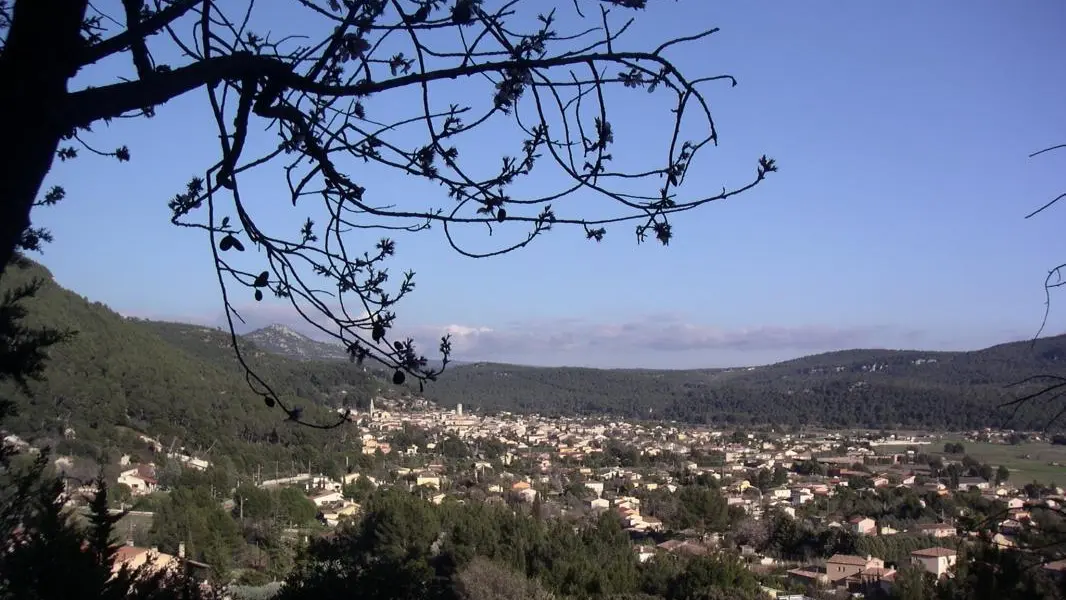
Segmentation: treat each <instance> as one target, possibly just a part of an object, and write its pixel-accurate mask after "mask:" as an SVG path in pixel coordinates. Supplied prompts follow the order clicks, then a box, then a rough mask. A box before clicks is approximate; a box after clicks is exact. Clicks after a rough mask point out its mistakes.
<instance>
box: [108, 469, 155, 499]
mask: <svg viewBox="0 0 1066 600" xmlns="http://www.w3.org/2000/svg"><path fill="white" fill-rule="evenodd" d="M118 482H119V483H120V484H123V485H126V486H129V488H130V493H131V494H132V495H134V496H144V495H146V494H151V493H152V492H154V491H155V490H156V488H157V487H159V481H158V480H157V479H156V478H155V468H154V467H153V465H137V466H136V467H135V468H133V469H129V470H126V471H123V472H121V473H119V475H118Z"/></svg>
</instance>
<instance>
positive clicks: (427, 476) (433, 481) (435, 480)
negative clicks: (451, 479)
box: [415, 472, 440, 490]
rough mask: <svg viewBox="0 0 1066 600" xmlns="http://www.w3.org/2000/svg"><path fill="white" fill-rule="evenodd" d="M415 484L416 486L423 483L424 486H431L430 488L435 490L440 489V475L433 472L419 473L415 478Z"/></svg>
mask: <svg viewBox="0 0 1066 600" xmlns="http://www.w3.org/2000/svg"><path fill="white" fill-rule="evenodd" d="M415 485H416V486H423V485H424V486H426V487H431V488H433V489H435V490H439V489H440V476H439V475H435V474H433V473H430V472H425V473H419V474H418V476H417V477H416V478H415Z"/></svg>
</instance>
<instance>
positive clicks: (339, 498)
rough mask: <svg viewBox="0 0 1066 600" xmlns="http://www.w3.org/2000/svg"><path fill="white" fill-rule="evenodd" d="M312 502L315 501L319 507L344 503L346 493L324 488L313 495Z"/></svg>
mask: <svg viewBox="0 0 1066 600" xmlns="http://www.w3.org/2000/svg"><path fill="white" fill-rule="evenodd" d="M311 502H314V503H315V506H318V507H323V506H326V505H331V504H343V503H344V494H343V493H341V492H338V491H336V490H323V491H321V492H319V493H317V494H315V495H313V496H311Z"/></svg>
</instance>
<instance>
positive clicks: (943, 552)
mask: <svg viewBox="0 0 1066 600" xmlns="http://www.w3.org/2000/svg"><path fill="white" fill-rule="evenodd" d="M958 559H959V554H958V552H955V551H954V550H952V549H951V548H940V547H937V548H926V549H925V550H915V551H914V552H911V564H913V565H915V566H918V567H921V568H922V569H924V570H926V571H927V572H929V573H932V574H933V575H936V576H937V577H943V576H944V575H946V574H947V573H948V570H949V569H951V567H953V566H955V562H956V561H957V560H958Z"/></svg>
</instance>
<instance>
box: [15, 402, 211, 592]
mask: <svg viewBox="0 0 1066 600" xmlns="http://www.w3.org/2000/svg"><path fill="white" fill-rule="evenodd" d="M3 416H4V415H3V414H0V418H2V417H3ZM11 459H12V454H11V452H10V450H9V449H7V448H4V450H3V452H2V453H0V517H2V518H0V539H3V540H4V543H3V545H2V546H0V599H3V600H8V599H10V600H65V599H67V598H99V599H101V600H108V599H113V600H120V599H122V600H172V599H173V600H178V599H185V600H198V599H201V598H202V599H204V600H206V599H207V598H212V597H214V595H213V592H211V590H209V589H207V588H204V587H202V586H200V585H199V584H198V583H197V582H195V581H194V580H192V579H191V578H189V577H188V575H187V574H186V573H184V572H183V571H181V570H159V571H152V570H149V569H148V568H147V567H141V568H138V569H135V570H131V569H129V568H127V567H123V568H121V569H119V570H117V571H116V570H114V569H113V565H114V564H115V559H116V553H117V547H116V546H115V545H114V533H115V532H114V525H115V523H116V522H117V521H118V519H119V518H120V515H112V514H110V512H109V511H108V502H107V496H108V490H107V486H106V484H105V482H104V481H103V480H102V479H101V480H98V481H97V490H96V493H95V494H94V496H93V498H92V501H91V502H90V514H89V519H88V524H87V526H86V527H84V528H83V527H82V526H80V525H79V524H78V523H77V522H76V521H75V520H74V519H73V518H72V516H71V514H70V511H69V510H68V509H67V506H66V494H65V493H64V485H63V481H62V480H61V479H60V478H58V477H56V476H55V475H54V474H52V473H49V472H48V462H49V461H48V453H47V452H42V453H40V454H39V455H38V456H37V458H36V459H35V460H33V461H31V462H29V464H23V466H18V465H16V464H15V461H12V460H11Z"/></svg>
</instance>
